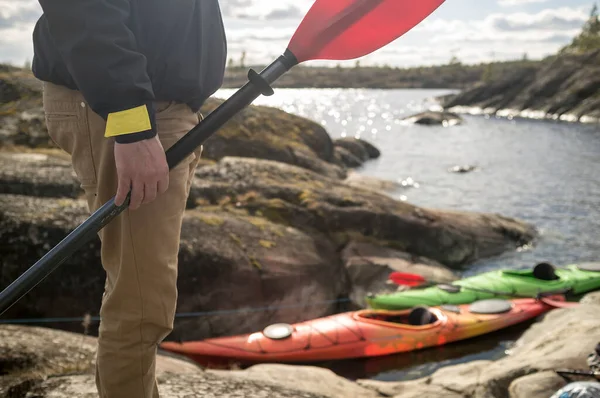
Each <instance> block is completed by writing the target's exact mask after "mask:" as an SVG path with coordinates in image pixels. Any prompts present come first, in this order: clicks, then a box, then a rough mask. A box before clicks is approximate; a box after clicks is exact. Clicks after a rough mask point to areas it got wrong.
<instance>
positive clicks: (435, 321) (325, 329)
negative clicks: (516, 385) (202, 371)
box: [161, 296, 564, 363]
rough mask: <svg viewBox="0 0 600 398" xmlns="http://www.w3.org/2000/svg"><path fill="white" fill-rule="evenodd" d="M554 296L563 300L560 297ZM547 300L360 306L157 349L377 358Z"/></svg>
mask: <svg viewBox="0 0 600 398" xmlns="http://www.w3.org/2000/svg"><path fill="white" fill-rule="evenodd" d="M553 300H555V301H560V302H564V297H563V296H553ZM552 308H554V307H553V306H552V305H549V304H546V303H544V302H542V301H538V300H536V299H528V298H527V299H514V300H501V299H489V300H481V301H477V302H474V303H471V304H463V305H446V306H439V307H430V308H426V307H415V308H413V309H410V310H403V311H386V310H360V311H351V312H346V313H342V314H337V315H332V316H328V317H324V318H319V319H314V320H311V321H305V322H301V323H297V324H294V325H288V324H275V325H271V326H268V327H267V328H265V329H264V330H263V331H262V332H256V333H252V334H246V335H239V336H232V337H219V338H214V339H207V340H202V341H189V342H183V343H178V342H163V343H162V344H161V348H162V349H164V350H167V351H171V352H175V353H179V354H183V355H185V356H187V357H189V358H191V359H193V360H195V361H197V362H200V363H205V360H206V358H222V359H227V360H230V361H231V360H233V361H237V362H241V363H257V362H288V363H290V362H314V361H327V360H338V359H349V358H360V357H376V356H382V355H390V354H396V353H401V352H408V351H414V350H419V349H423V348H427V347H434V346H439V345H444V344H447V343H450V342H453V341H458V340H464V339H468V338H471V337H475V336H479V335H482V334H486V333H490V332H493V331H496V330H498V329H502V328H505V327H508V326H511V325H515V324H518V323H520V322H524V321H526V320H529V319H531V318H534V317H536V316H538V315H540V314H542V313H544V312H546V311H549V310H550V309H552Z"/></svg>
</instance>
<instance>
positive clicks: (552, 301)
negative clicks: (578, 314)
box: [540, 296, 579, 308]
mask: <svg viewBox="0 0 600 398" xmlns="http://www.w3.org/2000/svg"><path fill="white" fill-rule="evenodd" d="M540 301H541V302H543V303H544V304H546V305H549V306H551V307H556V308H574V307H578V306H579V303H578V302H571V301H566V300H565V298H564V297H563V296H549V297H541V298H540Z"/></svg>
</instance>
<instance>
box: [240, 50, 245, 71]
mask: <svg viewBox="0 0 600 398" xmlns="http://www.w3.org/2000/svg"><path fill="white" fill-rule="evenodd" d="M245 67H246V51H245V50H244V51H242V56H241V58H240V68H245Z"/></svg>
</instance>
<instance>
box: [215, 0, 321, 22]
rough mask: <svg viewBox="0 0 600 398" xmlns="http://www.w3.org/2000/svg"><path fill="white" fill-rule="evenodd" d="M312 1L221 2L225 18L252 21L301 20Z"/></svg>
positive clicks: (228, 0)
mask: <svg viewBox="0 0 600 398" xmlns="http://www.w3.org/2000/svg"><path fill="white" fill-rule="evenodd" d="M313 2H314V0H221V2H220V6H221V10H222V12H223V15H224V16H225V17H229V18H238V19H253V20H279V19H286V20H297V21H298V22H299V21H300V20H301V19H302V17H303V16H304V14H305V13H306V12H307V11H308V9H309V8H310V6H311V5H312V3H313Z"/></svg>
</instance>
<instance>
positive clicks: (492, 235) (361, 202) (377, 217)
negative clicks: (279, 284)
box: [192, 158, 537, 266]
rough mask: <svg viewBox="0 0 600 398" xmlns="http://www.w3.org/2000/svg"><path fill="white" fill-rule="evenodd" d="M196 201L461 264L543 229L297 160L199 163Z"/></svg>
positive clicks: (521, 241) (338, 237)
mask: <svg viewBox="0 0 600 398" xmlns="http://www.w3.org/2000/svg"><path fill="white" fill-rule="evenodd" d="M192 192H193V195H194V197H195V198H197V200H202V201H204V202H208V203H211V204H220V205H221V206H232V207H236V208H246V209H248V210H249V211H252V212H257V213H260V214H261V215H262V216H264V217H267V218H269V219H270V220H272V221H274V222H277V223H283V224H285V225H293V226H294V227H296V228H299V229H302V230H305V231H318V232H321V233H323V234H325V235H326V236H328V237H329V238H330V239H331V240H333V241H335V242H336V243H337V244H338V245H340V246H343V245H345V244H347V243H348V242H349V241H350V240H362V241H367V242H373V243H378V244H380V245H382V246H388V247H392V248H395V249H397V250H399V251H404V252H408V253H412V254H415V255H418V256H422V257H428V258H431V259H434V260H436V261H438V262H440V263H442V264H446V265H448V266H461V265H465V264H467V263H469V262H471V261H475V260H477V259H479V258H485V257H487V256H491V255H496V254H500V253H503V252H505V251H507V250H511V249H513V250H514V249H515V248H516V247H518V246H522V245H524V244H526V243H528V242H530V241H531V240H533V239H534V237H535V236H536V235H537V233H536V231H535V229H534V228H533V227H532V226H531V225H528V224H526V223H523V222H521V221H519V220H515V219H511V218H507V217H502V216H500V215H496V214H482V213H468V212H454V211H441V210H430V209H424V208H420V207H417V206H413V205H411V204H409V203H406V202H401V201H397V200H394V199H392V198H390V197H388V196H386V195H382V194H379V193H377V192H373V191H372V190H367V189H360V188H356V187H352V186H350V185H347V184H344V183H343V182H341V181H339V180H334V179H330V178H327V177H324V176H322V175H319V174H316V173H312V172H310V171H308V170H305V169H301V168H298V167H294V166H290V165H287V164H282V163H279V162H272V161H267V160H260V159H246V158H225V159H222V160H221V161H219V162H218V163H217V164H216V165H213V166H206V167H202V168H200V169H198V171H197V173H196V179H195V181H194V185H193V187H192Z"/></svg>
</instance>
